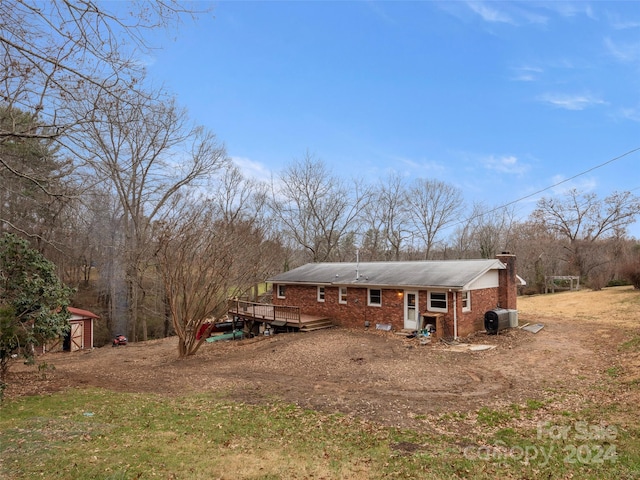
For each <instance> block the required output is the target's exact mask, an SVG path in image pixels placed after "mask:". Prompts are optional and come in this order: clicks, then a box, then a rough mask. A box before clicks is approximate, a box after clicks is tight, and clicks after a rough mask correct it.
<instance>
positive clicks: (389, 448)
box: [0, 389, 640, 480]
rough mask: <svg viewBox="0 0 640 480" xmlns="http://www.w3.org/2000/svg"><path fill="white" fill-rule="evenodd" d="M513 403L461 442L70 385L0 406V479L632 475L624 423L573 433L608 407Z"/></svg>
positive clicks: (283, 408) (636, 440)
mask: <svg viewBox="0 0 640 480" xmlns="http://www.w3.org/2000/svg"><path fill="white" fill-rule="evenodd" d="M516 407H517V408H514V406H513V405H511V406H507V407H504V408H496V409H489V408H482V409H480V410H479V411H478V412H477V422H476V424H474V423H473V422H469V423H467V424H466V425H465V427H470V426H473V425H476V426H477V427H479V428H471V430H469V431H467V432H466V433H464V434H463V435H461V434H459V433H456V432H454V431H453V430H449V427H456V426H459V424H460V423H461V420H463V419H467V420H473V419H474V417H473V416H468V415H466V414H464V413H452V414H449V415H448V416H447V417H446V418H445V420H447V421H449V420H450V421H451V424H450V425H446V424H445V425H444V428H443V429H442V430H441V432H440V433H429V432H421V431H416V430H411V429H396V428H389V427H384V426H381V425H378V424H376V423H374V422H370V421H365V420H360V419H357V418H353V417H348V416H344V415H340V414H326V413H320V412H316V411H312V410H305V409H302V408H299V407H297V406H294V405H286V404H271V405H260V406H255V405H245V404H237V403H230V402H225V401H221V400H219V399H217V398H215V397H213V396H209V395H190V396H183V397H160V396H155V395H142V394H124V393H113V392H106V391H103V390H97V389H96V390H70V391H67V392H63V393H59V394H55V395H50V396H42V397H28V398H22V399H19V400H15V401H7V402H5V406H4V407H3V408H2V410H1V413H2V415H0V459H1V460H0V478H11V479H17V480H21V479H30V478H38V477H45V478H49V479H54V480H55V479H69V480H71V479H74V480H75V479H94V478H100V479H113V480H124V479H127V480H129V479H152V478H164V479H169V478H188V479H194V480H200V479H209V478H234V479H263V480H267V479H276V478H277V479H302V478H349V479H355V480H358V479H382V478H395V477H399V478H425V479H441V478H442V479H444V478H478V479H494V478H574V479H580V478H584V479H596V478H634V477H635V476H637V473H638V471H640V431H639V430H640V428H639V427H637V425H636V424H635V423H633V424H632V426H630V427H627V428H622V427H619V428H618V430H616V434H615V435H614V436H613V437H611V438H608V439H606V441H605V439H590V440H589V439H587V440H584V439H582V438H580V437H579V436H578V434H579V432H578V431H577V429H576V427H575V425H576V422H577V420H576V419H581V418H584V419H588V420H585V421H587V422H590V423H589V424H588V425H587V426H596V425H600V423H599V422H600V421H603V420H605V419H606V416H608V415H611V414H612V413H613V412H614V411H616V410H615V409H614V408H613V406H612V405H609V406H606V407H605V408H601V409H600V410H599V415H600V416H599V417H597V421H596V420H594V419H592V415H591V414H592V413H593V414H595V412H596V410H595V409H594V411H593V412H591V411H587V412H569V413H571V417H570V418H568V417H559V418H562V419H563V422H562V423H560V424H554V420H553V417H550V419H549V421H548V422H547V423H545V425H544V427H543V428H542V429H536V427H535V426H532V423H531V422H530V421H529V422H528V423H527V422H526V420H525V421H524V423H523V419H522V418H520V416H519V413H520V412H521V410H522V407H521V406H519V407H518V406H516ZM623 408H624V407H623V406H620V409H623ZM558 415H560V413H559V414H558ZM438 418H439V419H442V418H443V417H442V416H440V417H438ZM494 426H499V428H498V429H497V430H496V429H493V428H487V427H494ZM487 432H492V433H487ZM562 432H565V433H566V434H562ZM607 442H608V443H607ZM581 445H587V446H586V447H581ZM600 446H602V447H603V448H605V447H606V448H609V447H615V448H614V449H613V450H611V449H610V450H611V451H615V452H616V453H617V456H616V457H615V461H614V459H613V457H610V458H607V459H605V460H603V461H602V462H600V460H601V458H600V457H598V455H599V453H598V452H599V447H600ZM578 448H581V450H579V451H578ZM572 449H573V450H572Z"/></svg>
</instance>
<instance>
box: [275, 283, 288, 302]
mask: <svg viewBox="0 0 640 480" xmlns="http://www.w3.org/2000/svg"><path fill="white" fill-rule="evenodd" d="M286 291H287V288H286V285H283V284H281V283H279V284H278V292H277V297H278V298H287V293H286Z"/></svg>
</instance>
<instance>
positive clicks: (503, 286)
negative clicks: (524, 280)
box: [496, 252, 518, 310]
mask: <svg viewBox="0 0 640 480" xmlns="http://www.w3.org/2000/svg"><path fill="white" fill-rule="evenodd" d="M496 258H497V259H498V260H500V261H501V262H502V263H504V266H505V267H507V268H506V269H504V270H498V283H499V284H500V286H499V288H498V303H499V305H498V306H499V307H500V308H507V309H509V310H516V309H517V303H518V300H517V297H518V279H517V277H516V256H515V255H512V254H511V253H509V252H502V253H501V254H499V255H496Z"/></svg>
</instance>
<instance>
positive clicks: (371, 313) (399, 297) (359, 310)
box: [273, 285, 499, 337]
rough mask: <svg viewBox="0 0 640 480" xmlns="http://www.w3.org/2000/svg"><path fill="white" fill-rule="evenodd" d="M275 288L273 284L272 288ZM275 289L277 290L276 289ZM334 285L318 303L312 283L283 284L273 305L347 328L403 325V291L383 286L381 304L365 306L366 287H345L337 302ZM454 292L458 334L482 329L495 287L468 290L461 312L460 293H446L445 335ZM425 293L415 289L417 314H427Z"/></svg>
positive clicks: (449, 331)
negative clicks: (341, 299)
mask: <svg viewBox="0 0 640 480" xmlns="http://www.w3.org/2000/svg"><path fill="white" fill-rule="evenodd" d="M276 288H277V287H276ZM276 291H277V290H276ZM338 292H339V290H338V287H329V286H327V287H325V301H324V302H318V290H317V287H316V286H300V285H287V286H286V298H284V299H282V298H274V299H273V303H274V304H276V305H294V306H299V307H300V308H301V311H302V312H303V313H306V314H308V315H318V316H323V317H329V318H331V319H333V320H334V321H335V323H336V324H338V325H341V326H344V327H349V328H362V327H364V325H365V322H367V321H368V322H369V323H370V325H371V327H374V328H375V325H376V323H389V324H391V325H392V326H393V329H394V330H401V329H402V328H404V290H402V289H383V290H382V306H380V307H376V306H368V305H367V295H368V290H367V289H366V288H357V287H350V288H348V289H347V303H346V304H341V303H339V299H338ZM454 294H456V295H457V299H456V308H457V310H458V336H460V337H464V336H466V335H469V334H470V333H473V332H476V331H478V330H483V329H484V314H485V313H486V312H487V311H488V310H491V309H494V308H496V307H497V305H498V296H499V294H498V289H497V288H487V289H484V290H474V291H472V292H471V311H470V312H463V311H462V298H461V294H460V292H448V297H447V301H448V304H449V313H447V314H445V316H444V318H445V331H444V332H443V335H444V336H445V337H452V336H453V333H454V330H453V303H454V302H453V295H454ZM427 300H428V294H427V291H426V290H421V291H419V292H418V310H419V312H420V314H421V315H423V316H429V315H430V314H431V313H435V312H428V311H427Z"/></svg>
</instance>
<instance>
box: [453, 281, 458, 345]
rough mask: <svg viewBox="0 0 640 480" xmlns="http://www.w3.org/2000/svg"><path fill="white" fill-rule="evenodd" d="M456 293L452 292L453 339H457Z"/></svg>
mask: <svg viewBox="0 0 640 480" xmlns="http://www.w3.org/2000/svg"><path fill="white" fill-rule="evenodd" d="M457 299H458V292H457V291H456V290H454V291H453V339H454V340H457V339H458V302H457Z"/></svg>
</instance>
